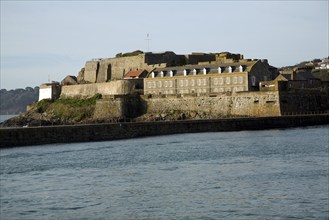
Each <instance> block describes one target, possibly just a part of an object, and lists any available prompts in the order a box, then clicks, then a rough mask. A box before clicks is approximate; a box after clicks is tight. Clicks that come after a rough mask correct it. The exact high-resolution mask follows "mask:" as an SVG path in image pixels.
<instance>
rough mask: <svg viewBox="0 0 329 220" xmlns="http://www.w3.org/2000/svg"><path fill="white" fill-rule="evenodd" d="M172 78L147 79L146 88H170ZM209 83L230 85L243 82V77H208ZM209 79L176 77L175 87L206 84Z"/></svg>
mask: <svg viewBox="0 0 329 220" xmlns="http://www.w3.org/2000/svg"><path fill="white" fill-rule="evenodd" d="M174 83H175V81H174V80H168V81H167V80H165V81H163V80H159V81H148V82H147V83H146V88H149V89H152V88H154V89H155V88H168V87H169V88H172V87H175V86H174ZM210 83H211V85H213V86H218V85H225V84H226V85H230V84H243V83H244V77H243V76H239V77H237V76H234V77H221V78H210ZM208 84H209V79H208V78H203V79H178V80H177V87H194V86H208Z"/></svg>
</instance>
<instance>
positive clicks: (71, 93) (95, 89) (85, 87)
mask: <svg viewBox="0 0 329 220" xmlns="http://www.w3.org/2000/svg"><path fill="white" fill-rule="evenodd" d="M136 83H137V80H117V81H111V82H107V83H92V84H82V85H69V86H62V93H61V97H62V98H89V97H92V96H94V95H95V94H97V93H99V94H102V95H103V96H112V95H128V94H133V93H135V92H136Z"/></svg>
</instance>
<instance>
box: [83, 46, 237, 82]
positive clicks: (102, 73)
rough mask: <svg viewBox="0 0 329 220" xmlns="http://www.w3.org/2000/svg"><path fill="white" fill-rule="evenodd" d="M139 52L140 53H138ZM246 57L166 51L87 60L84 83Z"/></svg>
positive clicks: (133, 53)
mask: <svg viewBox="0 0 329 220" xmlns="http://www.w3.org/2000/svg"><path fill="white" fill-rule="evenodd" d="M136 52H138V53H136ZM242 58H243V56H242V55H240V54H231V53H228V52H224V53H192V54H187V55H177V54H175V53H174V52H171V51H166V52H160V53H152V52H147V53H144V52H142V51H135V52H131V53H127V54H120V56H118V57H114V58H105V59H93V60H91V61H87V62H86V64H85V67H84V68H83V69H82V70H83V73H79V75H80V76H83V79H82V80H80V81H84V82H87V83H88V82H89V83H102V82H108V81H110V80H117V79H123V78H124V76H125V75H126V74H127V73H128V72H130V71H138V70H146V71H147V72H151V71H152V70H154V69H157V68H166V67H172V66H184V65H198V64H200V63H208V64H209V63H212V62H214V63H218V62H221V63H233V62H236V61H237V60H239V59H242Z"/></svg>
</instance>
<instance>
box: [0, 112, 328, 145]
mask: <svg viewBox="0 0 329 220" xmlns="http://www.w3.org/2000/svg"><path fill="white" fill-rule="evenodd" d="M328 124H329V114H319V115H295V116H276V117H252V118H225V119H213V120H181V121H155V122H123V123H108V124H85V125H65V126H44V127H28V128H1V129H0V148H10V147H18V146H33V145H44V144H56V143H77V142H93V141H109V140H118V139H128V138H136V137H145V136H158V135H169V134H182V133H199V132H225V131H242V130H265V129H279V128H283V129H284V128H291V127H301V126H312V125H328Z"/></svg>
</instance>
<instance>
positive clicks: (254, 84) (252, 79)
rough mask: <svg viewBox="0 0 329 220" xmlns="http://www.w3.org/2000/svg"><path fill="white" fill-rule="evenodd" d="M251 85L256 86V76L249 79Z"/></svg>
mask: <svg viewBox="0 0 329 220" xmlns="http://www.w3.org/2000/svg"><path fill="white" fill-rule="evenodd" d="M251 85H252V86H256V76H252V77H251Z"/></svg>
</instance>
